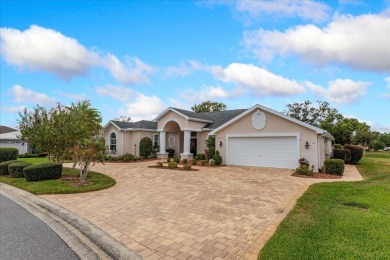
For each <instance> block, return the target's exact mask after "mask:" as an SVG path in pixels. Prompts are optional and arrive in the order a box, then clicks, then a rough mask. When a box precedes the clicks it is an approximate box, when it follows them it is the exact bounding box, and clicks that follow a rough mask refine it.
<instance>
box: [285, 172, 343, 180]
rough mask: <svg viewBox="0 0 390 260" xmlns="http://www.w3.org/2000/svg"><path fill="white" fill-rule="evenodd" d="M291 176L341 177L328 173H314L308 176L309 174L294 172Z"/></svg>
mask: <svg viewBox="0 0 390 260" xmlns="http://www.w3.org/2000/svg"><path fill="white" fill-rule="evenodd" d="M291 176H294V177H300V178H312V179H341V176H337V175H333V174H327V173H313V175H312V176H308V175H303V174H299V173H297V172H294V173H293V174H291Z"/></svg>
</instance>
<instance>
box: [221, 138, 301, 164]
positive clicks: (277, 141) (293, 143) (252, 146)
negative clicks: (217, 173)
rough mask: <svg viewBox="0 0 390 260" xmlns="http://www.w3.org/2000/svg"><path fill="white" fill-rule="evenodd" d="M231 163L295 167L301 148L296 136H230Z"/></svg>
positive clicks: (229, 157) (229, 151)
mask: <svg viewBox="0 0 390 260" xmlns="http://www.w3.org/2000/svg"><path fill="white" fill-rule="evenodd" d="M228 142H229V145H228V153H229V154H228V160H229V164H230V165H244V166H260V167H272V168H289V169H295V168H296V167H297V166H298V160H299V148H298V142H297V138H296V137H295V136H294V137H230V138H229V141H228Z"/></svg>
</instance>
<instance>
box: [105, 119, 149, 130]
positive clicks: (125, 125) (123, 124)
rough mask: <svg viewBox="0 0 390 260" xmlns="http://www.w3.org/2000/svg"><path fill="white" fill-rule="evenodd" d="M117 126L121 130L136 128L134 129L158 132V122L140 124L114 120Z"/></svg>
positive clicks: (145, 121)
mask: <svg viewBox="0 0 390 260" xmlns="http://www.w3.org/2000/svg"><path fill="white" fill-rule="evenodd" d="M111 122H113V123H114V124H115V125H117V126H118V127H119V128H120V129H127V128H134V129H148V130H157V122H152V121H147V120H141V121H138V122H123V121H116V120H112V121H111Z"/></svg>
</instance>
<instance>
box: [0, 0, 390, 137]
mask: <svg viewBox="0 0 390 260" xmlns="http://www.w3.org/2000/svg"><path fill="white" fill-rule="evenodd" d="M0 5H1V8H0V12H1V14H0V15H1V16H0V17H1V20H0V23H1V26H0V27H1V29H0V47H1V63H0V65H1V68H0V72H1V78H0V84H1V99H0V101H1V124H2V125H8V126H11V127H16V126H17V123H16V119H17V118H18V113H17V112H18V111H20V110H22V109H23V108H24V107H27V108H30V109H31V108H33V107H34V106H35V105H36V104H39V105H41V106H45V107H47V108H49V107H52V106H54V105H55V104H56V102H60V103H62V104H65V105H67V104H69V103H71V102H75V101H78V100H83V99H87V100H91V102H92V105H93V106H94V107H96V108H98V109H99V110H100V111H101V113H102V115H103V121H104V122H103V123H106V122H108V121H109V120H110V119H113V118H115V117H119V116H121V115H123V116H131V118H132V119H133V121H137V120H141V119H148V120H151V119H153V118H155V117H156V116H157V115H158V114H159V113H160V112H162V111H163V110H164V109H165V108H167V107H170V106H172V107H179V108H183V109H190V108H191V106H192V105H194V104H195V103H200V102H202V101H205V100H212V101H219V102H224V103H225V104H227V106H228V108H229V109H236V108H249V107H251V106H253V105H254V104H261V105H264V106H267V107H270V108H272V109H274V110H276V111H280V112H281V111H283V110H284V109H285V108H286V105H287V104H289V103H292V102H302V101H304V100H310V101H312V102H313V103H315V102H316V100H324V101H328V102H329V103H330V104H331V106H332V107H335V108H337V109H338V110H339V112H341V113H342V114H343V115H344V116H346V117H354V118H357V119H359V120H361V121H364V122H367V123H368V124H369V125H371V126H372V128H373V129H374V130H378V131H387V132H390V116H389V114H390V112H389V111H390V1H387V0H385V1H380V0H377V1H351V0H340V1H321V2H319V1H298V0H297V1H289V0H283V1H228V0H226V1H103V0H99V1H98V0H96V1H87V0H84V1H46V0H44V1H34V0H30V1H7V0H1V1H0Z"/></svg>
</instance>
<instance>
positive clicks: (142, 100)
mask: <svg viewBox="0 0 390 260" xmlns="http://www.w3.org/2000/svg"><path fill="white" fill-rule="evenodd" d="M166 108H167V106H166V105H165V104H164V103H163V102H162V101H161V100H160V99H159V98H158V97H156V96H146V95H144V94H141V93H138V96H137V97H136V98H135V100H134V102H130V103H127V104H126V108H125V109H121V110H119V114H120V115H127V116H130V117H131V121H139V120H152V119H154V118H156V117H157V116H158V115H159V114H160V113H161V112H162V111H164V110H165V109H166Z"/></svg>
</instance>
